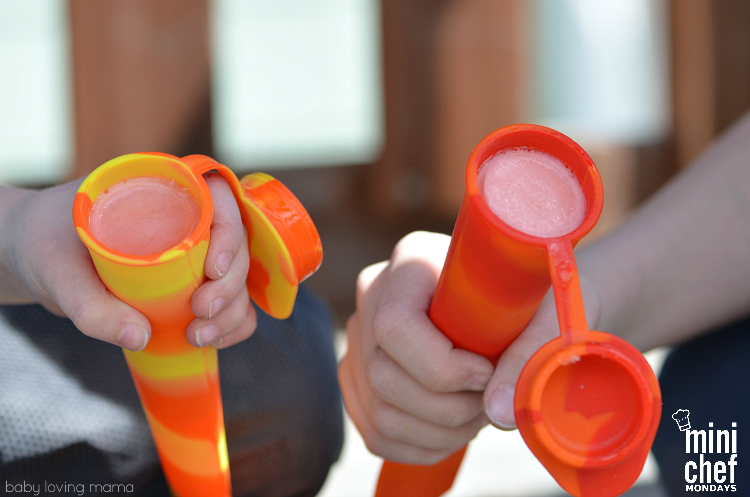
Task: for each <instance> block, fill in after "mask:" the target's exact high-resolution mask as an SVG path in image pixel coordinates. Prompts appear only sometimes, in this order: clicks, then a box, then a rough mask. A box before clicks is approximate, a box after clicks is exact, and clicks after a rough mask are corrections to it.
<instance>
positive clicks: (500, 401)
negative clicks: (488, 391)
mask: <svg viewBox="0 0 750 497" xmlns="http://www.w3.org/2000/svg"><path fill="white" fill-rule="evenodd" d="M487 417H489V418H490V421H492V424H494V425H497V426H498V427H500V428H503V429H505V430H512V429H514V428H515V427H516V415H515V412H514V411H513V387H511V386H510V385H501V386H500V387H498V389H497V390H495V392H494V393H493V394H492V397H490V401H489V402H488V403H487Z"/></svg>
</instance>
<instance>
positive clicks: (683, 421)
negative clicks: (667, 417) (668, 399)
mask: <svg viewBox="0 0 750 497" xmlns="http://www.w3.org/2000/svg"><path fill="white" fill-rule="evenodd" d="M672 419H674V420H675V422H676V423H677V426H678V427H679V428H680V431H685V430H689V429H690V411H688V410H687V409H679V410H678V411H677V412H676V413H674V414H672Z"/></svg>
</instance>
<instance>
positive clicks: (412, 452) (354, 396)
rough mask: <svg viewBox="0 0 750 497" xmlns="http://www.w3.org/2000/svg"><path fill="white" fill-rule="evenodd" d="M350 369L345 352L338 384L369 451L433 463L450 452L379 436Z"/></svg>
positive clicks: (411, 461)
mask: <svg viewBox="0 0 750 497" xmlns="http://www.w3.org/2000/svg"><path fill="white" fill-rule="evenodd" d="M352 369H353V368H352V367H351V360H350V359H349V358H348V355H347V356H344V358H343V359H342V361H341V363H340V364H339V372H338V375H339V384H340V385H341V393H342V396H343V397H344V403H345V405H346V410H347V412H348V413H349V417H350V418H351V419H352V422H353V423H354V425H355V426H356V427H357V430H358V431H359V433H360V434H361V435H362V438H363V440H364V442H365V445H366V446H367V448H368V449H369V450H370V452H372V453H373V454H375V455H377V456H380V457H383V458H385V459H388V460H390V461H395V462H400V463H404V464H435V463H437V462H439V461H442V460H443V459H445V458H446V457H448V456H449V455H450V454H451V452H450V451H440V450H429V449H423V448H420V447H415V446H413V445H410V444H407V443H404V442H399V441H396V440H389V439H387V438H385V437H384V436H382V435H381V434H380V433H379V432H378V431H377V430H376V429H375V428H374V426H373V425H372V423H371V422H370V421H369V419H368V417H367V415H366V410H365V408H364V407H363V405H362V403H361V401H360V399H359V395H358V392H357V389H356V388H355V386H354V383H353V381H352V379H353V374H352V373H353V371H352Z"/></svg>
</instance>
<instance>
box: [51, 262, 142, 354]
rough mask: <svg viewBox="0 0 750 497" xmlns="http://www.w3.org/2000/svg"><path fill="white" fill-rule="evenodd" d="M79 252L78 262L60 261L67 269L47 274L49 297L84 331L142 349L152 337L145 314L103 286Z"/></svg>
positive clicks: (125, 346)
mask: <svg viewBox="0 0 750 497" xmlns="http://www.w3.org/2000/svg"><path fill="white" fill-rule="evenodd" d="M79 256H80V260H79V263H78V264H67V265H63V267H65V268H66V269H68V270H64V271H60V272H58V273H57V274H55V275H54V276H52V277H51V278H50V279H54V280H56V284H53V285H46V286H47V287H48V288H49V290H50V292H49V293H50V296H51V297H52V299H53V300H54V301H55V303H56V304H57V305H58V306H59V307H60V309H61V310H62V311H63V312H64V313H65V314H66V315H67V316H68V317H69V318H70V319H71V320H72V321H73V324H75V325H76V327H77V328H78V329H79V330H80V331H81V332H82V333H83V334H85V335H88V336H90V337H92V338H96V339H98V340H103V341H105V342H109V343H112V344H115V345H118V346H120V347H123V348H126V349H128V350H132V351H135V352H137V351H139V350H142V349H143V348H144V347H145V346H146V344H148V341H149V338H150V337H151V325H150V323H149V321H148V319H147V318H146V316H144V315H143V314H141V313H140V312H138V311H137V310H136V309H134V308H133V307H131V306H129V305H128V304H126V303H125V302H123V301H121V300H120V299H118V298H117V297H115V296H114V295H113V294H112V293H110V292H109V291H108V290H107V289H106V287H105V286H104V284H103V283H102V282H101V280H100V279H99V276H98V275H97V273H96V270H95V269H94V265H93V263H92V262H91V259H90V258H89V257H88V253H86V252H85V249H84V250H83V251H82V252H79ZM74 268H77V270H71V269H74ZM48 283H49V282H48Z"/></svg>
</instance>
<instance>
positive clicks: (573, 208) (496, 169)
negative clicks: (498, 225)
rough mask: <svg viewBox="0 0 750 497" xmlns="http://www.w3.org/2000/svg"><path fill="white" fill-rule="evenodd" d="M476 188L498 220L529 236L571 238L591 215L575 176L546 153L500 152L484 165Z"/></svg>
mask: <svg viewBox="0 0 750 497" xmlns="http://www.w3.org/2000/svg"><path fill="white" fill-rule="evenodd" d="M477 184H478V186H479V191H480V192H481V194H482V197H483V198H484V201H485V202H486V203H487V206H488V207H489V208H490V210H491V211H492V212H493V213H494V214H495V215H496V216H497V217H499V218H500V219H501V220H502V221H503V222H505V223H506V224H508V225H510V226H511V227H513V228H515V229H517V230H519V231H523V232H524V233H526V234H529V235H533V236H538V237H542V238H555V237H558V236H563V235H566V234H568V233H570V232H571V231H573V230H575V229H576V228H577V227H578V226H580V225H581V223H582V222H583V220H584V217H585V214H586V199H585V197H584V196H583V190H582V189H581V185H580V184H579V183H578V180H577V179H576V177H575V175H574V174H573V173H572V172H571V171H570V170H569V169H568V168H566V167H565V165H564V164H563V163H562V162H561V161H560V160H558V159H557V158H555V157H552V156H551V155H548V154H545V153H543V152H538V151H535V150H528V149H513V150H504V151H501V152H498V153H497V154H495V155H493V156H491V157H490V158H488V159H487V160H485V161H484V163H482V165H481V166H480V168H479V172H478V173H477Z"/></svg>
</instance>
